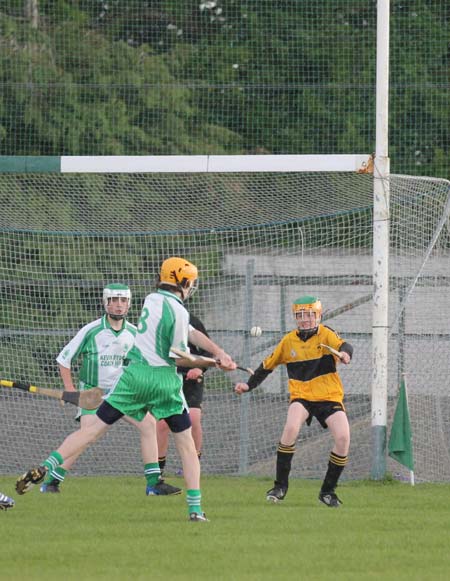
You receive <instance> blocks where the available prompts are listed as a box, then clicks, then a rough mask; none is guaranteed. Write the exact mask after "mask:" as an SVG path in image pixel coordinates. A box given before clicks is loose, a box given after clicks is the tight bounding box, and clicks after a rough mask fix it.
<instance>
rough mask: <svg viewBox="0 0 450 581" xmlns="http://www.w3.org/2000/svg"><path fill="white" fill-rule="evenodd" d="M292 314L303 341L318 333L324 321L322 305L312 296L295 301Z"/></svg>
mask: <svg viewBox="0 0 450 581" xmlns="http://www.w3.org/2000/svg"><path fill="white" fill-rule="evenodd" d="M292 312H293V313H294V318H295V321H296V323H297V327H298V330H299V333H300V338H301V339H303V340H306V339H308V338H309V337H312V335H314V334H315V333H317V329H318V328H319V324H320V321H321V319H322V303H321V302H320V300H319V299H318V298H317V297H313V296H310V295H307V296H303V297H300V298H299V299H297V300H296V301H294V303H293V305H292Z"/></svg>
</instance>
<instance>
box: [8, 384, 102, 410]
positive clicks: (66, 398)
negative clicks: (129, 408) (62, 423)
mask: <svg viewBox="0 0 450 581" xmlns="http://www.w3.org/2000/svg"><path fill="white" fill-rule="evenodd" d="M0 386H2V387H13V388H16V389H22V390H23V391H28V392H29V393H37V394H39V395H46V396H47V397H53V398H55V399H59V400H60V401H63V402H67V403H71V404H73V405H76V406H79V407H81V408H84V409H86V410H95V409H97V408H98V406H99V405H100V404H101V403H102V399H103V395H104V391H103V390H102V389H100V387H94V388H93V389H88V390H86V391H61V390H60V389H49V388H46V387H36V385H32V384H31V383H26V382H25V381H9V380H8V379H0Z"/></svg>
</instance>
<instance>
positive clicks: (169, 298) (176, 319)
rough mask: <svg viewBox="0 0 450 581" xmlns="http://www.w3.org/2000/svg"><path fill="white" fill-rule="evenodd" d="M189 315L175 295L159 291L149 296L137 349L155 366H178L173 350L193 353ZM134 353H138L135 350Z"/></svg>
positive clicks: (142, 317) (147, 361)
mask: <svg viewBox="0 0 450 581" xmlns="http://www.w3.org/2000/svg"><path fill="white" fill-rule="evenodd" d="M188 334H189V313H188V311H187V310H186V308H185V307H184V305H183V301H182V300H181V299H180V298H179V297H178V296H176V295H175V294H173V293H170V292H167V291H164V290H161V289H159V290H158V291H156V292H153V293H150V294H149V295H147V297H146V298H145V301H144V306H143V307H142V313H141V318H140V319H139V324H138V327H137V334H136V341H135V348H136V351H138V353H139V358H140V359H141V361H145V362H146V363H147V364H148V365H151V366H153V367H164V366H170V367H174V366H175V361H174V358H175V357H177V355H175V354H172V356H171V357H169V353H170V350H171V348H172V347H176V348H178V349H181V350H182V351H189V349H188ZM133 351H134V350H133Z"/></svg>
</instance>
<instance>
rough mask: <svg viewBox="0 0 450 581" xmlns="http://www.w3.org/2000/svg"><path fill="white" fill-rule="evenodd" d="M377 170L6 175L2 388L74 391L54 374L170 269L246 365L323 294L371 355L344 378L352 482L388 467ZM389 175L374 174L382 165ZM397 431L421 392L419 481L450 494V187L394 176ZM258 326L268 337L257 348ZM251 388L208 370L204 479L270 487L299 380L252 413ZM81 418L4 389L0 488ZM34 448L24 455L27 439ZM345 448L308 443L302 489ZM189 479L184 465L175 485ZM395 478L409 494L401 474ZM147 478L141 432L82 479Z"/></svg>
mask: <svg viewBox="0 0 450 581" xmlns="http://www.w3.org/2000/svg"><path fill="white" fill-rule="evenodd" d="M372 161H373V160H371V159H370V157H369V156H367V155H363V156H242V157H241V156H233V157H232V158H228V157H227V156H194V157H181V158H179V157H177V156H170V157H153V158H149V157H137V158H3V159H0V169H1V170H2V172H3V173H1V174H0V204H1V207H2V212H1V213H0V285H1V288H2V310H1V314H0V317H1V326H0V361H1V374H0V375H1V377H2V378H3V379H12V380H24V381H29V382H31V383H33V384H35V385H40V386H42V387H53V388H61V387H62V386H61V381H60V379H59V377H58V372H57V365H56V361H55V357H56V355H57V353H58V352H59V350H60V349H61V347H62V346H63V345H64V344H65V343H66V342H67V341H68V340H69V338H71V337H72V336H73V334H74V333H75V332H76V331H77V330H78V329H79V328H80V327H81V326H82V325H84V324H86V323H87V322H89V321H91V320H93V319H94V318H96V317H98V316H99V315H100V314H101V312H102V306H101V290H102V288H103V286H104V285H105V284H107V283H109V282H116V281H117V282H125V283H127V284H129V285H130V287H131V289H132V293H133V305H132V310H131V312H130V319H131V321H132V322H135V321H136V319H137V317H138V313H139V311H140V306H141V304H142V301H143V299H144V297H145V295H146V294H147V293H148V292H150V290H152V288H153V284H154V281H155V279H156V275H157V272H158V267H159V264H160V263H161V261H162V260H163V259H164V258H166V257H167V256H169V255H182V256H185V257H186V258H188V259H189V260H191V261H192V262H194V263H195V264H197V265H198V267H199V272H200V288H199V291H198V293H197V294H196V295H194V297H193V299H192V301H190V302H189V304H188V305H187V306H188V307H189V309H190V310H191V311H192V312H193V313H194V314H196V315H198V316H200V318H201V319H202V320H203V321H204V322H205V325H206V327H207V329H208V331H209V332H210V334H211V336H212V337H213V338H214V339H216V340H217V341H218V342H219V343H221V344H223V345H224V347H225V349H227V350H228V352H229V353H231V354H232V355H233V356H234V357H235V358H236V360H239V362H240V363H242V364H243V365H245V366H251V367H256V366H257V365H258V364H259V363H260V362H261V360H262V359H263V357H265V356H266V355H267V354H269V353H270V351H271V349H272V348H273V346H274V345H275V344H276V343H277V342H278V340H279V339H280V338H281V337H282V335H283V334H284V333H285V332H287V331H288V330H290V329H291V328H293V325H294V321H293V319H292V317H291V314H290V313H291V311H290V307H291V303H292V302H293V300H294V299H296V298H297V297H298V296H300V295H302V294H315V295H318V296H319V297H320V298H321V300H322V302H323V305H324V309H325V316H324V322H325V323H326V324H327V325H329V326H331V327H333V328H335V329H336V330H337V331H338V332H339V333H340V334H341V335H342V336H343V337H345V338H346V340H348V341H349V342H350V343H352V344H353V345H354V347H355V354H354V359H353V361H352V363H351V365H350V366H348V367H342V368H341V370H340V372H341V375H342V379H343V382H344V386H345V391H346V407H347V411H348V414H349V419H350V423H351V428H352V445H351V451H350V462H349V465H348V467H347V468H346V470H345V472H344V475H345V477H346V478H366V477H368V476H369V474H370V467H371V464H372V455H373V449H372V443H371V438H372V434H371V425H372V419H373V418H372V411H373V410H372V403H371V401H372V397H371V396H372V394H371V390H372V387H371V386H372V376H373V368H372V367H373V362H372V309H373V300H372V299H373V220H374V213H373V190H374V184H373V181H374V178H373V174H372V173H371V171H370V170H371V165H372ZM375 161H376V160H375ZM389 189H390V221H391V228H390V240H389V248H386V252H389V254H390V265H391V266H390V274H389V287H390V300H389V305H388V308H389V312H388V316H389V321H390V325H391V326H390V331H389V337H388V352H389V366H388V393H387V402H386V403H387V410H388V421H389V420H390V418H391V416H392V411H393V408H394V405H395V399H396V392H397V386H398V383H399V377H400V375H401V374H402V373H406V374H407V376H408V390H409V403H410V408H411V409H410V411H411V416H412V431H413V437H414V448H415V461H416V479H417V480H419V481H420V480H450V451H449V443H450V419H449V418H450V414H449V413H448V411H449V408H450V400H449V396H448V395H447V393H446V390H445V389H443V386H445V385H446V382H447V380H448V377H449V374H450V363H449V362H450V358H449V357H446V356H444V353H445V352H446V350H447V349H448V347H449V346H450V334H449V333H448V330H447V329H445V328H443V325H442V322H443V321H445V320H448V319H449V315H450V299H449V293H448V290H449V286H450V275H449V271H448V258H449V256H448V254H449V248H450V239H449V238H450V236H449V222H448V214H449V211H450V204H449V183H448V182H446V181H445V180H439V179H432V178H415V177H410V176H396V175H391V176H390V177H389ZM252 326H259V327H261V328H262V329H263V333H262V335H261V336H260V337H252V336H250V333H249V331H250V329H251V327H252ZM244 377H245V375H242V372H233V373H232V374H225V373H223V372H221V371H217V370H214V371H208V373H207V375H206V391H205V400H204V406H203V409H204V416H203V425H204V432H205V434H204V455H203V459H202V465H203V470H204V471H205V472H206V473H211V474H261V475H268V476H272V475H273V471H274V458H275V451H276V446H277V443H278V440H279V437H280V434H281V429H282V426H283V423H284V420H285V416H286V411H287V401H288V399H287V386H286V376H285V372H284V370H283V369H280V370H278V371H276V372H274V373H273V374H272V375H271V376H270V377H269V378H268V379H267V380H266V381H265V382H264V383H263V384H262V385H261V386H260V387H259V388H258V389H257V390H255V391H253V392H252V393H251V394H249V395H246V396H244V397H238V396H236V395H234V393H233V384H234V383H235V382H236V381H238V380H242V379H244ZM73 415H74V409H73V408H71V409H69V406H66V407H65V408H64V409H63V408H61V406H60V405H59V404H58V403H55V402H54V401H53V400H49V399H45V398H44V397H39V396H36V395H30V394H26V393H22V392H16V391H14V390H11V389H1V390H0V437H1V442H2V445H1V448H0V454H1V462H0V471H1V472H2V473H4V474H16V473H19V472H20V471H21V470H22V469H23V467H24V466H28V465H29V464H33V463H35V462H36V461H37V460H40V459H41V458H43V457H45V455H46V454H47V453H48V452H49V451H50V450H51V449H54V448H55V446H57V445H58V444H59V443H60V442H61V441H62V439H63V438H64V437H65V436H66V435H67V434H68V433H69V432H71V431H73V430H74V429H76V428H77V424H76V423H75V422H74V420H73ZM24 433H27V434H32V437H30V438H24V436H23V434H24ZM330 446H331V440H330V436H329V434H328V433H327V432H326V431H324V430H322V428H320V426H319V425H318V424H316V423H313V425H312V426H311V427H309V428H305V429H304V430H303V431H302V433H301V435H300V438H299V442H298V445H297V453H296V455H295V457H294V462H293V475H296V476H302V477H318V478H319V477H322V476H323V472H324V470H325V463H326V461H327V458H328V452H329V449H330ZM178 467H179V465H178V459H177V457H176V454H175V451H174V450H173V449H171V452H170V455H169V461H168V470H169V471H171V470H176V469H177V468H178ZM388 468H389V470H391V471H393V472H394V473H395V474H396V475H397V474H398V475H399V476H400V477H402V476H403V475H402V472H401V469H400V470H399V469H398V465H394V464H390V463H388ZM117 472H119V473H121V474H141V472H142V466H141V460H140V451H139V442H138V438H137V434H136V433H135V430H132V429H130V428H129V426H128V425H126V424H125V423H124V424H123V425H118V426H115V427H114V428H113V429H112V430H110V432H109V433H108V435H107V436H106V437H105V438H104V439H103V440H102V441H100V442H98V443H97V444H95V445H94V446H93V447H92V448H91V449H89V450H88V451H87V452H86V453H85V454H84V455H83V456H82V457H81V458H80V459H79V461H78V463H77V464H76V466H75V468H74V473H76V474H114V473H117Z"/></svg>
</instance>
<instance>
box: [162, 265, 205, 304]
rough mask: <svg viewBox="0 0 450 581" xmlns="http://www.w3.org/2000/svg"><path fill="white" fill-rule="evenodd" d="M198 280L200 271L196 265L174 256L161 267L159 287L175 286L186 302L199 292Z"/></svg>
mask: <svg viewBox="0 0 450 581" xmlns="http://www.w3.org/2000/svg"><path fill="white" fill-rule="evenodd" d="M197 279H198V270H197V267H196V266H195V265H194V264H192V263H191V262H189V261H188V260H185V259H184V258H179V257H178V256H172V257H171V258H168V259H167V260H165V261H164V262H163V263H162V265H161V272H160V274H159V285H158V286H161V285H169V286H173V287H174V288H175V289H176V290H178V291H179V292H180V293H181V296H182V298H183V301H185V300H187V299H188V298H189V297H191V296H192V295H193V294H194V292H195V291H196V290H197Z"/></svg>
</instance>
